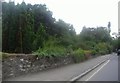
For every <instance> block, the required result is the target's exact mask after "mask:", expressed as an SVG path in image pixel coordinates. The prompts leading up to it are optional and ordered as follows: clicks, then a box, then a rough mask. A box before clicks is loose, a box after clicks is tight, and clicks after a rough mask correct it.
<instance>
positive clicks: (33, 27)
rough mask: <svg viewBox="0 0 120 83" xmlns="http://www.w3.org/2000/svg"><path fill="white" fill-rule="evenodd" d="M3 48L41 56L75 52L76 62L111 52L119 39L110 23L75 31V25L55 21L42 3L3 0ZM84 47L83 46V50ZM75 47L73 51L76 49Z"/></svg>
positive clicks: (64, 54)
mask: <svg viewBox="0 0 120 83" xmlns="http://www.w3.org/2000/svg"><path fill="white" fill-rule="evenodd" d="M2 8H3V12H2V13H3V14H2V47H3V49H2V51H3V52H8V53H36V54H38V55H40V56H66V55H68V54H69V55H72V54H74V57H75V60H76V62H79V61H83V60H84V59H85V58H86V57H89V56H93V55H102V54H107V53H111V52H112V50H113V49H116V48H117V45H118V43H117V41H118V40H112V38H111V36H110V31H111V30H110V26H111V23H110V22H109V23H108V27H96V28H94V27H93V28H90V27H89V28H87V27H83V29H82V31H81V33H80V34H78V35H77V34H76V32H75V29H74V27H73V25H72V24H69V23H66V22H64V21H63V20H58V21H56V19H55V18H53V17H52V12H51V11H50V10H49V9H47V7H46V5H42V4H35V5H31V4H26V3H25V2H22V3H21V4H17V5H15V3H14V2H11V1H10V2H9V3H7V2H2ZM80 48H81V49H80ZM73 50H74V51H73Z"/></svg>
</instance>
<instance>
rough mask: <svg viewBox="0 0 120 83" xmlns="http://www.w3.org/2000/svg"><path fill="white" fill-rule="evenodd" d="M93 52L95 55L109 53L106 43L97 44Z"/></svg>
mask: <svg viewBox="0 0 120 83" xmlns="http://www.w3.org/2000/svg"><path fill="white" fill-rule="evenodd" d="M95 51H96V52H97V54H100V55H104V54H107V53H109V50H108V44H107V43H98V44H97V45H96V46H95Z"/></svg>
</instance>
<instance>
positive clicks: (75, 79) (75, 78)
mask: <svg viewBox="0 0 120 83" xmlns="http://www.w3.org/2000/svg"><path fill="white" fill-rule="evenodd" d="M105 61H107V60H104V61H102V62H100V63H99V64H97V65H95V66H94V67H92V68H90V69H88V70H87V71H85V72H83V73H82V74H80V75H78V76H76V77H74V78H72V79H70V80H69V81H70V83H73V82H75V81H77V80H78V79H80V78H82V77H83V76H85V75H86V74H88V73H89V72H91V71H92V70H94V69H95V68H97V67H98V66H100V65H101V64H102V63H104V62H105Z"/></svg>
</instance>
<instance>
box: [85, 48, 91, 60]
mask: <svg viewBox="0 0 120 83" xmlns="http://www.w3.org/2000/svg"><path fill="white" fill-rule="evenodd" d="M84 53H85V58H86V59H89V58H90V57H91V56H92V51H91V50H84Z"/></svg>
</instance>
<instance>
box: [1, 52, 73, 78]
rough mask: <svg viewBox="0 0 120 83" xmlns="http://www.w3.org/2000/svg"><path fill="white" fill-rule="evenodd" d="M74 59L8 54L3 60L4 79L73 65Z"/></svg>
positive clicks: (70, 57)
mask: <svg viewBox="0 0 120 83" xmlns="http://www.w3.org/2000/svg"><path fill="white" fill-rule="evenodd" d="M73 62H74V60H73V57H72V56H70V55H68V56H61V57H55V56H52V57H40V56H37V55H31V54H7V57H3V59H2V68H3V69H2V76H3V77H2V78H3V80H4V79H6V78H10V77H16V76H20V75H23V74H27V73H33V72H38V71H42V70H46V69H50V68H54V67H58V66H61V65H66V64H70V63H73Z"/></svg>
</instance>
